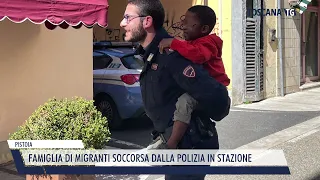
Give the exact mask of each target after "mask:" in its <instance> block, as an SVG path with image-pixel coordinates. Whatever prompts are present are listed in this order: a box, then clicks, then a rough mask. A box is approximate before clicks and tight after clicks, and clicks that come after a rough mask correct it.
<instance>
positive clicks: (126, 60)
mask: <svg viewBox="0 0 320 180" xmlns="http://www.w3.org/2000/svg"><path fill="white" fill-rule="evenodd" d="M133 47H134V46H133V44H132V43H115V42H98V43H94V51H93V91H94V100H95V105H96V107H97V109H98V110H99V111H101V112H102V114H103V115H104V116H105V117H107V119H108V122H109V126H110V128H112V129H117V128H119V127H121V125H122V122H123V120H125V119H129V118H138V117H145V111H144V107H143V103H142V97H141V91H140V84H139V81H138V80H139V76H140V72H141V71H142V67H143V61H142V59H141V58H140V56H137V55H134V54H133V53H134V48H133Z"/></svg>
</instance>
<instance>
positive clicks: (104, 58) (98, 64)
mask: <svg viewBox="0 0 320 180" xmlns="http://www.w3.org/2000/svg"><path fill="white" fill-rule="evenodd" d="M111 62H112V58H111V57H110V56H108V55H102V54H101V55H98V56H93V70H97V69H104V68H107V67H108V66H109V64H110V63H111Z"/></svg>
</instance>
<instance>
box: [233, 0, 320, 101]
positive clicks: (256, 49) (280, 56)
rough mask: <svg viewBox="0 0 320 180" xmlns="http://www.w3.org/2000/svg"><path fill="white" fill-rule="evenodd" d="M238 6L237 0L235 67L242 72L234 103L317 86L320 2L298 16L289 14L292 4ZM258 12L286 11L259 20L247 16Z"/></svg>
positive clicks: (258, 0) (258, 1) (260, 1)
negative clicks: (253, 11) (286, 11)
mask: <svg viewBox="0 0 320 180" xmlns="http://www.w3.org/2000/svg"><path fill="white" fill-rule="evenodd" d="M235 3H236V1H235V0H233V4H232V34H233V36H232V37H233V40H232V42H233V46H232V54H233V55H232V62H233V64H234V66H233V67H232V69H233V73H235V74H237V76H233V77H234V78H233V82H234V84H233V100H234V103H235V104H241V103H243V102H254V101H260V100H263V99H266V98H270V97H275V96H284V95H286V94H289V93H294V92H298V91H300V90H302V89H304V88H305V87H309V86H317V85H318V82H317V81H318V80H319V79H320V76H319V69H320V66H319V64H320V63H319V56H318V52H319V45H318V42H319V39H318V38H319V35H318V32H319V25H320V23H319V18H318V13H319V2H318V1H317V0H312V2H311V3H310V4H309V5H308V8H307V10H306V11H305V12H303V13H302V14H300V13H295V15H294V13H292V12H291V14H290V15H288V14H285V13H284V12H285V9H290V4H289V1H288V0H277V1H265V0H243V1H242V3H241V8H240V6H239V5H240V4H239V2H237V3H238V4H235ZM239 8H240V9H242V11H239ZM252 9H254V10H257V9H261V10H263V9H264V10H272V9H273V10H279V9H280V11H281V12H282V13H281V14H277V15H272V14H271V15H270V14H264V15H262V16H259V15H256V16H255V15H252V14H250V13H247V12H248V10H251V11H252ZM239 27H241V28H239ZM237 47H244V48H239V49H237ZM236 62H240V63H238V64H236ZM236 66H237V67H236ZM234 97H236V98H234Z"/></svg>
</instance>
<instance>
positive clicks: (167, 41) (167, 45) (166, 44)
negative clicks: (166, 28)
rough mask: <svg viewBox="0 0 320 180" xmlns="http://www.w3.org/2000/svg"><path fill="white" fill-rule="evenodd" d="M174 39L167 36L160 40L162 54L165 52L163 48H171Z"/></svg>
mask: <svg viewBox="0 0 320 180" xmlns="http://www.w3.org/2000/svg"><path fill="white" fill-rule="evenodd" d="M173 39H174V38H165V39H162V40H161V42H160V44H159V51H160V54H162V53H163V50H164V49H166V48H170V46H171V43H172V41H173Z"/></svg>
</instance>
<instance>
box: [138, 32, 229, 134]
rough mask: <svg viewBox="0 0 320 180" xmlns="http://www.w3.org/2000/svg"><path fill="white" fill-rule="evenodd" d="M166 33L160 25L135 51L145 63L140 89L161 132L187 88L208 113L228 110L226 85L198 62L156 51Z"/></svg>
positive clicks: (176, 54) (153, 120)
mask: <svg viewBox="0 0 320 180" xmlns="http://www.w3.org/2000/svg"><path fill="white" fill-rule="evenodd" d="M168 37H170V36H169V35H168V33H167V32H166V31H165V30H164V29H161V30H159V31H158V32H157V33H156V36H155V38H154V39H153V41H152V42H151V44H150V45H149V46H148V47H147V48H146V50H144V49H143V48H142V47H141V46H140V47H138V49H137V52H136V53H137V54H141V55H142V56H143V60H144V63H145V65H144V68H143V70H142V72H141V75H140V86H141V93H142V98H143V102H144V107H145V111H146V113H147V115H148V116H149V117H150V119H151V120H152V122H153V124H154V128H155V130H157V131H158V132H164V131H165V129H166V128H167V127H169V125H170V124H172V122H173V121H172V117H173V113H174V111H175V109H176V107H175V104H176V102H177V100H178V98H179V97H180V96H181V95H182V94H183V93H186V92H187V93H188V94H189V95H191V96H192V97H193V98H194V99H196V100H197V101H198V104H199V105H200V106H201V108H202V109H203V110H204V112H206V113H208V115H209V116H210V117H212V116H215V115H217V114H218V116H219V115H220V114H223V113H225V110H226V109H227V114H228V112H229V109H228V108H229V103H230V102H229V96H228V92H227V89H226V87H225V86H223V85H222V84H220V83H219V82H217V81H216V80H214V79H213V78H212V77H210V76H209V74H208V72H207V71H206V70H205V69H203V67H202V66H201V65H197V64H194V63H192V62H191V61H189V60H187V59H185V58H184V57H182V56H181V55H180V54H179V53H178V52H175V51H174V52H167V53H163V54H160V53H159V48H158V44H159V42H160V41H161V40H162V39H163V38H168ZM212 112H215V114H213V113H212ZM212 114H213V115H212ZM217 120H220V119H217Z"/></svg>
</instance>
